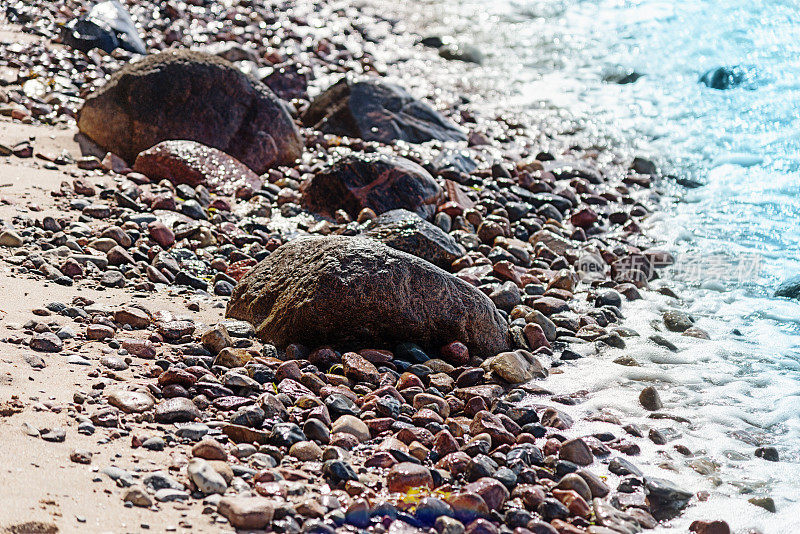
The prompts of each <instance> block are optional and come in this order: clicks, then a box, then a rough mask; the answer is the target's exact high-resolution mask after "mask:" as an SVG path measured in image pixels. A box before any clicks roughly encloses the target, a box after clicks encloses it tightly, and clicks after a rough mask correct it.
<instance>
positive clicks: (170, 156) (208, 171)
mask: <svg viewBox="0 0 800 534" xmlns="http://www.w3.org/2000/svg"><path fill="white" fill-rule="evenodd" d="M133 167H134V169H136V171H138V172H141V173H142V174H145V175H147V176H148V177H149V178H150V179H152V180H169V181H170V182H172V183H173V184H175V185H178V184H188V185H190V186H192V187H196V186H198V185H201V184H202V185H204V186H206V187H207V188H208V189H209V190H211V191H216V192H220V193H223V194H232V193H233V192H234V191H235V190H236V188H237V187H239V186H241V185H243V184H247V185H249V186H251V187H252V188H253V189H254V190H258V189H261V185H262V184H261V180H260V179H259V178H258V175H256V173H254V172H253V171H251V170H250V169H249V168H248V167H247V166H246V165H245V164H243V163H242V162H240V161H239V160H237V159H236V158H234V157H232V156H229V155H228V154H226V153H225V152H223V151H221V150H217V149H216V148H211V147H209V146H206V145H203V144H200V143H197V142H195V141H163V142H161V143H159V144H157V145H156V146H154V147H152V148H149V149H147V150H145V151H144V152H141V153H140V154H139V156H138V157H137V158H136V163H134V165H133Z"/></svg>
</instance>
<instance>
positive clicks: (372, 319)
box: [227, 236, 510, 390]
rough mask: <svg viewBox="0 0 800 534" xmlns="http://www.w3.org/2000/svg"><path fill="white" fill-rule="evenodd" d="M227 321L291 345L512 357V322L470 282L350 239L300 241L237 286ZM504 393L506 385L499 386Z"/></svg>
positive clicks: (270, 258) (374, 244)
mask: <svg viewBox="0 0 800 534" xmlns="http://www.w3.org/2000/svg"><path fill="white" fill-rule="evenodd" d="M227 315H228V316H229V317H234V318H237V319H242V320H245V321H249V322H250V323H252V324H254V325H256V331H257V333H258V335H259V337H260V338H261V339H263V340H265V341H268V342H271V343H274V344H276V345H278V346H281V347H284V346H286V344H287V343H289V342H301V343H303V344H305V345H307V346H325V345H353V344H362V345H368V346H370V345H371V346H376V345H379V344H391V343H399V342H403V341H409V340H414V341H415V342H417V343H419V344H420V345H423V346H424V347H425V346H427V347H438V346H441V345H442V344H444V343H448V342H451V341H452V340H454V339H458V340H460V341H461V342H463V343H464V344H465V345H466V346H467V347H468V348H469V350H470V352H471V353H473V354H475V355H478V356H481V355H483V356H493V355H495V354H497V353H499V352H503V351H504V350H507V349H508V347H509V343H510V339H509V337H510V336H509V335H508V325H507V323H506V321H505V319H504V318H503V317H502V315H501V314H500V312H499V311H498V310H497V308H495V306H494V304H492V302H491V301H490V300H489V298H488V297H487V296H486V295H484V294H483V293H481V292H480V291H478V290H477V289H475V288H474V287H472V286H470V285H468V284H467V283H466V282H463V281H461V280H459V279H458V278H456V277H454V276H452V275H450V274H448V273H446V272H444V271H442V270H441V269H438V268H436V267H434V266H433V265H431V264H430V263H428V262H426V261H424V260H421V259H419V258H417V257H415V256H412V255H410V254H406V253H404V252H400V251H397V250H394V249H391V248H389V247H387V246H385V245H383V244H381V243H378V242H377V241H374V240H371V239H366V238H360V237H345V236H327V237H308V238H300V239H295V240H293V241H291V242H289V243H287V244H285V245H283V246H281V247H280V248H278V249H277V250H276V251H274V252H273V253H272V254H270V255H269V256H268V257H267V258H266V259H265V260H263V261H262V262H261V263H259V264H258V266H257V267H256V268H255V269H253V270H252V271H250V272H249V273H248V274H247V275H246V276H245V277H244V278H243V279H242V280H241V281H240V282H239V284H237V286H236V288H235V290H234V292H233V296H232V297H231V300H230V301H229V303H228V308H227ZM501 390H502V388H501Z"/></svg>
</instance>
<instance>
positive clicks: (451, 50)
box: [439, 43, 483, 65]
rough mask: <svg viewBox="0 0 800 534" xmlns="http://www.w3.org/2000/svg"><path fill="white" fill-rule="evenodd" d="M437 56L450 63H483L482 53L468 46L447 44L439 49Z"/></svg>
mask: <svg viewBox="0 0 800 534" xmlns="http://www.w3.org/2000/svg"><path fill="white" fill-rule="evenodd" d="M439 56H440V57H442V58H444V59H447V60H450V61H463V62H465V63H475V64H478V65H480V64H481V63H483V53H482V52H481V51H480V49H479V48H478V47H476V46H473V45H469V44H456V43H449V44H445V45H443V46H441V47H439Z"/></svg>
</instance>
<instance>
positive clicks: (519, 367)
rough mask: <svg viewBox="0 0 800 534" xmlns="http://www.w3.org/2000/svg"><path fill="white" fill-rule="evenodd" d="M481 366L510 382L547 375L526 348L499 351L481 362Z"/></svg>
mask: <svg viewBox="0 0 800 534" xmlns="http://www.w3.org/2000/svg"><path fill="white" fill-rule="evenodd" d="M481 367H484V368H486V369H489V370H491V371H494V372H495V373H496V374H497V376H499V377H500V378H502V379H503V380H505V381H506V382H509V383H511V384H522V383H523V382H527V381H529V380H533V379H534V378H545V377H547V369H545V368H544V367H543V366H542V363H541V362H540V361H539V360H538V359H537V358H536V356H534V355H533V354H531V353H530V352H528V351H527V350H515V351H514V352H503V353H500V354H498V355H497V356H494V357H493V358H489V359H488V360H486V361H485V362H483V364H482V365H481Z"/></svg>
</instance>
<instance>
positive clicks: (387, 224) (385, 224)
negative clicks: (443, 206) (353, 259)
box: [365, 210, 466, 270]
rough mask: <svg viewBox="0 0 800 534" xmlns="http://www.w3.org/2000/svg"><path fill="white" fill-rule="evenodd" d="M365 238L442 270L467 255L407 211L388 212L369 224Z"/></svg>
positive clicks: (454, 242) (442, 233)
mask: <svg viewBox="0 0 800 534" xmlns="http://www.w3.org/2000/svg"><path fill="white" fill-rule="evenodd" d="M365 235H367V236H368V237H371V238H373V239H377V240H378V241H380V242H381V243H384V244H386V245H389V246H390V247H392V248H393V249H397V250H402V251H403V252H408V253H409V254H413V255H414V256H417V257H418V258H422V259H424V260H428V261H429V262H431V263H432V264H434V265H436V266H437V267H441V268H442V269H445V270H449V269H450V265H451V264H452V263H453V262H454V261H455V260H457V259H458V258H460V257H461V256H463V255H464V254H466V251H465V250H464V247H462V246H461V245H459V244H458V243H457V242H456V240H455V239H453V236H451V235H450V234H447V233H445V232H444V231H443V230H442V229H441V228H439V227H438V226H436V225H434V224H431V223H429V222H428V221H426V220H424V219H422V218H421V217H420V216H419V215H417V214H416V213H411V212H410V211H408V210H392V211H387V212H386V213H384V214H383V215H381V216H380V217H378V218H376V219H374V220H373V221H371V222H370V223H369V225H368V226H367V231H366V232H365Z"/></svg>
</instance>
